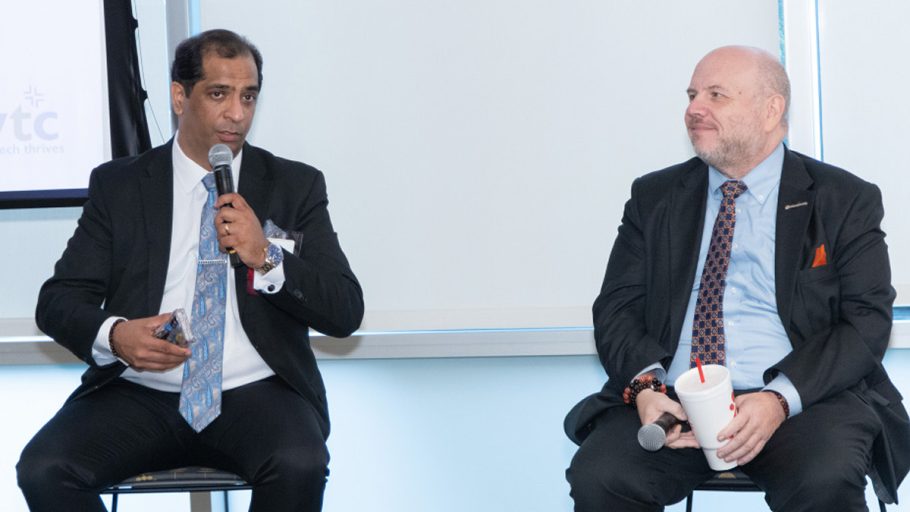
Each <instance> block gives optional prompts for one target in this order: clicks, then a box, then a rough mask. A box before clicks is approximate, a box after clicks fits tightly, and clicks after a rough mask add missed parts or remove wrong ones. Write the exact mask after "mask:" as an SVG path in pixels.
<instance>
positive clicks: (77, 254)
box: [17, 30, 363, 512]
mask: <svg viewBox="0 0 910 512" xmlns="http://www.w3.org/2000/svg"><path fill="white" fill-rule="evenodd" d="M171 76H172V80H173V83H172V85H171V100H172V107H173V109H174V112H175V113H176V115H177V117H178V119H179V125H178V127H179V129H178V132H177V135H176V136H175V138H174V140H172V141H171V142H169V143H167V144H165V145H164V146H161V147H158V148H155V149H153V150H151V151H149V152H147V153H145V154H142V155H139V156H137V157H134V158H125V159H119V160H115V161H112V162H109V163H107V164H104V165H102V166H100V167H99V168H97V169H96V170H95V171H94V172H93V173H92V177H91V180H90V184H89V199H88V202H87V203H86V205H85V207H84V210H83V213H82V217H81V219H80V220H79V224H78V227H77V229H76V232H75V234H74V235H73V237H72V238H71V239H70V241H69V243H68V245H67V248H66V250H65V252H64V253H63V256H62V257H61V259H60V261H59V262H58V263H57V265H56V268H55V271H54V275H53V277H51V278H50V279H49V280H48V281H47V282H46V283H45V284H44V286H43V287H42V289H41V292H40V295H39V301H38V308H37V313H36V317H37V322H38V325H39V326H40V327H41V329H42V330H43V331H44V332H46V333H47V334H48V335H50V336H51V337H52V338H54V340H55V341H57V342H58V343H60V344H61V345H63V346H65V347H67V348H68V349H69V350H70V351H72V352H73V353H74V354H75V355H77V356H78V357H79V358H80V359H82V360H84V361H85V362H86V363H88V365H89V368H88V370H87V371H86V372H85V374H84V376H83V383H82V385H81V386H80V387H79V388H78V389H77V390H76V391H75V392H74V393H73V395H72V396H71V397H70V398H69V399H68V400H67V402H66V403H65V404H64V406H63V407H62V409H61V410H60V411H59V412H58V413H57V415H56V416H54V418H53V419H51V420H50V421H49V422H48V423H47V425H45V426H44V428H42V429H41V431H39V432H38V433H37V434H36V435H35V437H34V438H33V439H32V441H31V442H30V443H29V444H28V445H27V446H26V448H25V449H24V451H23V453H22V458H21V460H20V462H19V465H18V466H17V469H18V479H19V485H20V487H21V488H22V490H23V493H24V494H25V497H26V500H27V501H28V504H29V507H30V509H31V510H36V511H41V510H46V511H59V510H80V511H82V510H104V506H103V504H102V502H101V500H100V498H99V497H98V491H100V490H101V489H104V488H105V487H107V486H109V485H111V484H114V483H116V482H118V481H120V480H122V479H124V478H126V477H129V476H132V475H135V474H138V473H140V472H144V471H153V470H163V469H168V468H172V467H180V466H186V465H203V466H212V467H217V468H222V469H226V470H230V471H233V472H235V473H237V474H239V475H240V476H242V477H243V478H244V479H246V480H247V481H248V482H250V483H251V484H252V485H253V497H252V503H251V509H252V510H262V511H269V512H273V511H281V510H288V511H291V510H294V511H300V510H310V511H315V510H319V509H320V508H321V504H322V495H323V490H324V487H325V482H326V476H327V474H328V469H327V465H328V452H327V450H326V445H325V441H326V438H327V436H328V434H329V417H328V411H327V408H326V399H325V389H324V387H323V383H322V379H321V377H320V375H319V370H318V368H317V366H316V361H315V358H314V355H313V352H312V350H311V348H310V344H309V337H308V331H309V329H310V328H313V329H316V330H318V331H321V332H323V333H325V334H328V335H331V336H338V337H343V336H347V335H350V334H351V333H352V332H353V331H354V330H355V329H357V327H358V326H359V325H360V321H361V319H362V316H363V296H362V292H361V289H360V285H359V284H358V282H357V279H356V278H355V276H354V274H353V272H352V271H351V269H350V267H349V266H348V262H347V260H346V258H345V256H344V254H343V253H342V251H341V248H340V246H339V244H338V240H337V236H336V234H335V233H334V231H333V229H332V224H331V221H330V219H329V214H328V210H327V203H328V200H327V197H326V189H325V181H324V178H323V176H322V174H321V173H320V172H319V171H317V170H316V169H314V168H312V167H310V166H308V165H305V164H302V163H298V162H292V161H289V160H284V159H281V158H278V157H275V156H273V155H272V154H271V153H268V152H267V151H264V150H262V149H259V148H256V147H253V146H251V145H249V144H247V143H246V142H245V138H246V135H247V133H248V131H249V128H250V126H251V124H252V120H253V114H254V112H255V108H256V101H257V97H258V95H259V91H260V87H261V84H262V58H261V56H260V54H259V52H258V50H257V49H256V48H255V47H254V46H253V45H252V44H250V43H249V42H248V41H247V40H246V39H244V38H242V37H240V36H238V35H237V34H234V33H233V32H229V31H225V30H213V31H208V32H204V33H202V34H199V35H197V36H195V37H192V38H190V39H188V40H186V41H184V42H183V43H181V45H180V46H179V47H178V48H177V52H176V57H175V60H174V64H173V67H172V70H171ZM215 144H226V145H227V146H228V147H229V148H230V149H231V152H232V153H233V169H234V173H235V174H234V175H235V177H236V178H237V181H238V182H239V186H238V187H237V190H238V193H231V194H224V195H221V196H219V197H218V198H217V202H216V200H215V193H214V191H213V190H210V189H211V188H212V187H211V183H208V184H207V180H206V179H205V178H206V177H207V175H211V172H210V165H209V162H208V152H209V149H210V148H211V147H212V146H213V145H215ZM207 187H209V188H207ZM228 205H230V206H231V207H227V206H228ZM200 211H201V212H202V215H201V216H200ZM207 215H208V217H207ZM200 219H202V221H200ZM206 219H207V220H206ZM264 224H265V226H266V229H265V231H264V228H263V225H264ZM216 237H217V238H216ZM205 247H211V248H212V251H211V254H212V255H211V256H208V257H206V256H201V255H202V254H203V253H202V252H201V251H203V250H204V248H205ZM227 248H231V250H233V251H235V252H236V255H237V257H238V258H239V265H238V266H236V267H234V268H231V267H230V265H229V264H228V261H227V257H226V254H225V251H227V250H228V249H227ZM204 265H212V266H211V267H204ZM205 268H213V269H215V274H210V273H208V270H205ZM218 272H220V273H221V274H220V275H221V276H222V278H217V279H215V278H213V279H212V280H211V281H208V282H207V279H208V277H209V276H211V275H216V276H217V275H218ZM203 276H204V277H203ZM212 283H216V284H220V288H217V287H216V288H212V287H211V286H214V285H212ZM212 289H216V290H219V291H217V293H209V291H207V290H212ZM215 304H218V305H219V306H218V307H216V305H215ZM177 308H184V309H185V310H186V311H187V312H190V311H192V324H193V329H194V333H195V334H196V339H195V341H194V342H193V343H192V344H190V346H189V348H182V347H180V346H177V345H175V344H171V343H169V342H167V341H163V340H161V339H158V338H156V337H155V336H153V331H154V330H155V329H156V328H158V327H159V326H161V325H162V324H163V323H164V322H165V321H166V320H168V319H169V318H170V312H172V311H174V310H175V309H177ZM212 311H220V316H219V320H218V321H217V322H215V324H217V325H216V326H215V327H211V326H210V325H207V323H206V322H208V321H209V320H208V319H210V318H211V317H212V313H211V312H212ZM207 315H208V316H207ZM212 333H217V335H216V334H212ZM215 340H217V341H215ZM207 365H208V366H207ZM194 368H196V369H198V368H206V372H207V373H205V375H203V377H202V378H204V379H209V380H204V381H196V380H194V379H196V378H197V374H196V373H195V369H194ZM199 382H202V384H199ZM200 390H201V391H200ZM193 393H197V395H196V396H197V397H198V396H201V397H202V399H201V400H196V399H194V398H193V396H192V394H193Z"/></svg>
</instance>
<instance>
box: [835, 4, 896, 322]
mask: <svg viewBox="0 0 910 512" xmlns="http://www.w3.org/2000/svg"><path fill="white" fill-rule="evenodd" d="M908 17H910V4H908V3H907V2H898V1H887V2H863V3H858V2H825V3H824V9H822V10H819V27H820V29H819V45H818V52H819V75H820V88H821V91H822V94H821V106H822V123H821V127H822V141H823V143H824V146H823V149H824V158H825V160H826V161H828V162H830V163H832V164H834V165H837V166H840V167H843V168H845V169H847V170H849V171H851V172H853V173H854V174H857V175H859V176H861V177H862V178H864V179H866V180H868V181H871V182H873V183H875V184H877V185H878V186H879V187H880V188H881V190H882V198H883V201H884V204H885V219H884V221H883V223H882V228H883V229H884V230H885V232H886V233H887V237H886V239H885V240H886V241H887V242H888V247H889V253H890V256H891V273H892V282H893V283H894V286H895V288H897V290H898V297H897V303H898V304H907V303H908V302H910V266H908V265H904V264H903V263H906V262H908V261H910V228H908V227H907V221H906V219H907V216H908V214H907V211H908V205H910V186H908V185H907V177H908V171H907V164H906V162H904V158H903V151H904V149H905V148H906V147H907V143H908V141H910V93H908V91H910V69H908V67H907V66H906V64H905V62H904V61H905V60H906V59H905V55H906V49H907V48H910V33H908V31H907V29H906V23H905V21H906V20H907V19H908Z"/></svg>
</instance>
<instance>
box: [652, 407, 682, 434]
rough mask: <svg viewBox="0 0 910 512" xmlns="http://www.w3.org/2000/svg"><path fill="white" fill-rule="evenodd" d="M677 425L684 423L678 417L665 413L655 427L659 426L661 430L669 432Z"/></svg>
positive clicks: (658, 419)
mask: <svg viewBox="0 0 910 512" xmlns="http://www.w3.org/2000/svg"><path fill="white" fill-rule="evenodd" d="M677 423H682V422H681V421H679V419H678V418H677V417H676V416H673V415H672V414H670V413H668V412H665V413H663V414H661V415H660V418H657V421H655V422H654V424H655V425H658V426H659V427H660V428H662V429H664V432H669V430H670V429H671V428H673V427H674V426H675V425H676V424H677Z"/></svg>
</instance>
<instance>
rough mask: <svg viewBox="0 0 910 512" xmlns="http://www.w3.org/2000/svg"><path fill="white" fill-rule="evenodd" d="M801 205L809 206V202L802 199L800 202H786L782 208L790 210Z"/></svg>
mask: <svg viewBox="0 0 910 512" xmlns="http://www.w3.org/2000/svg"><path fill="white" fill-rule="evenodd" d="M801 206H809V203H808V202H807V201H803V202H801V203H793V204H787V205H784V210H792V209H793V208H799V207H801Z"/></svg>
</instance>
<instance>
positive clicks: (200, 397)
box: [180, 173, 227, 432]
mask: <svg viewBox="0 0 910 512" xmlns="http://www.w3.org/2000/svg"><path fill="white" fill-rule="evenodd" d="M202 184H203V185H205V189H206V190H207V191H208V199H207V200H206V202H205V205H203V207H202V221H201V224H200V228H199V260H198V263H197V264H196V291H195V293H194V294H193V314H192V319H191V325H192V330H193V334H194V336H195V337H196V339H195V341H194V342H193V343H192V344H190V348H191V349H192V350H193V355H192V356H190V358H189V359H187V360H186V363H184V365H183V383H182V384H181V386H180V415H181V416H183V417H184V418H185V419H186V422H187V423H189V424H190V426H191V427H193V430H195V431H196V432H201V431H202V429H204V428H205V427H206V426H208V424H209V423H211V422H212V421H214V419H215V418H217V417H218V415H219V414H221V360H222V354H223V352H224V314H225V299H226V295H227V255H226V254H224V253H222V252H221V251H219V250H218V236H217V233H216V232H215V213H216V212H217V210H216V209H215V199H216V194H215V176H214V174H212V173H208V174H206V176H205V178H203V179H202Z"/></svg>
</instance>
